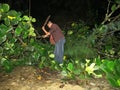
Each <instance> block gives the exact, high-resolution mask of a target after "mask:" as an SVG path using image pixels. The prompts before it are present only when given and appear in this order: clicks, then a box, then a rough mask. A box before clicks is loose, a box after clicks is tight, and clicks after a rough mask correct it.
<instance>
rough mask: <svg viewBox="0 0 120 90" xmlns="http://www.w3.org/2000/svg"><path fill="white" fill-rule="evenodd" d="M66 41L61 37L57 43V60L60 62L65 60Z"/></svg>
mask: <svg viewBox="0 0 120 90" xmlns="http://www.w3.org/2000/svg"><path fill="white" fill-rule="evenodd" d="M64 43H65V39H61V40H59V41H58V42H57V43H56V45H55V60H57V61H58V63H62V61H63V55H64Z"/></svg>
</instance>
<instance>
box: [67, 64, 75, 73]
mask: <svg viewBox="0 0 120 90" xmlns="http://www.w3.org/2000/svg"><path fill="white" fill-rule="evenodd" d="M67 69H68V70H69V71H70V72H73V70H74V66H73V64H72V63H69V64H68V66H67Z"/></svg>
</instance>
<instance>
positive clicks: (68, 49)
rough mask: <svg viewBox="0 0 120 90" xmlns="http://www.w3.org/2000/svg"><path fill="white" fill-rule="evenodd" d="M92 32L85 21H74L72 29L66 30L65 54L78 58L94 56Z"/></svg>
mask: <svg viewBox="0 0 120 90" xmlns="http://www.w3.org/2000/svg"><path fill="white" fill-rule="evenodd" d="M91 32H92V30H90V27H89V26H87V25H85V23H84V22H79V23H75V22H74V23H72V25H71V29H69V30H68V31H67V32H66V44H65V55H66V56H68V58H69V57H72V58H76V59H85V58H94V57H95V56H96V54H95V49H94V48H93V46H92V40H93V37H91V36H90V34H91Z"/></svg>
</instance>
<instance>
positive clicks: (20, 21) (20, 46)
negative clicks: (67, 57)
mask: <svg viewBox="0 0 120 90" xmlns="http://www.w3.org/2000/svg"><path fill="white" fill-rule="evenodd" d="M35 21H36V20H35V18H32V17H31V16H30V17H28V16H26V15H22V14H21V13H20V12H17V11H15V10H10V6H9V5H8V4H0V62H1V63H0V65H1V66H2V67H3V68H4V69H5V70H6V71H8V72H9V71H11V70H12V69H13V67H14V66H15V65H18V64H19V63H23V61H24V63H25V62H26V61H27V59H26V56H28V53H27V54H26V52H32V50H33V51H34V47H33V46H32V44H33V42H34V40H35V39H34V37H35V36H36V34H35V32H34V28H33V26H32V22H35ZM26 49H29V50H26ZM28 57H29V58H30V57H31V56H30V54H29V56H28ZM34 58H36V57H34Z"/></svg>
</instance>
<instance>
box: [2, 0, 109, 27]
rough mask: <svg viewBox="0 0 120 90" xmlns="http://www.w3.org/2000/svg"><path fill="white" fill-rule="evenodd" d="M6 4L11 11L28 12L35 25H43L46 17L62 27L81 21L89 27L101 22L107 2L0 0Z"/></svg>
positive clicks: (101, 0)
mask: <svg viewBox="0 0 120 90" xmlns="http://www.w3.org/2000/svg"><path fill="white" fill-rule="evenodd" d="M0 2H1V3H8V4H9V5H10V7H11V9H14V10H17V11H22V12H25V11H28V13H29V14H30V15H31V16H32V17H34V18H36V20H37V22H36V25H37V24H38V25H39V24H40V23H43V22H44V20H45V19H46V17H47V16H48V15H51V20H53V21H54V22H56V23H58V24H60V25H61V26H62V25H65V24H67V23H70V22H72V21H79V20H82V21H84V22H86V23H87V24H89V25H94V24H95V23H100V22H101V21H103V19H104V16H105V13H106V9H107V4H108V2H107V0H0Z"/></svg>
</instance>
